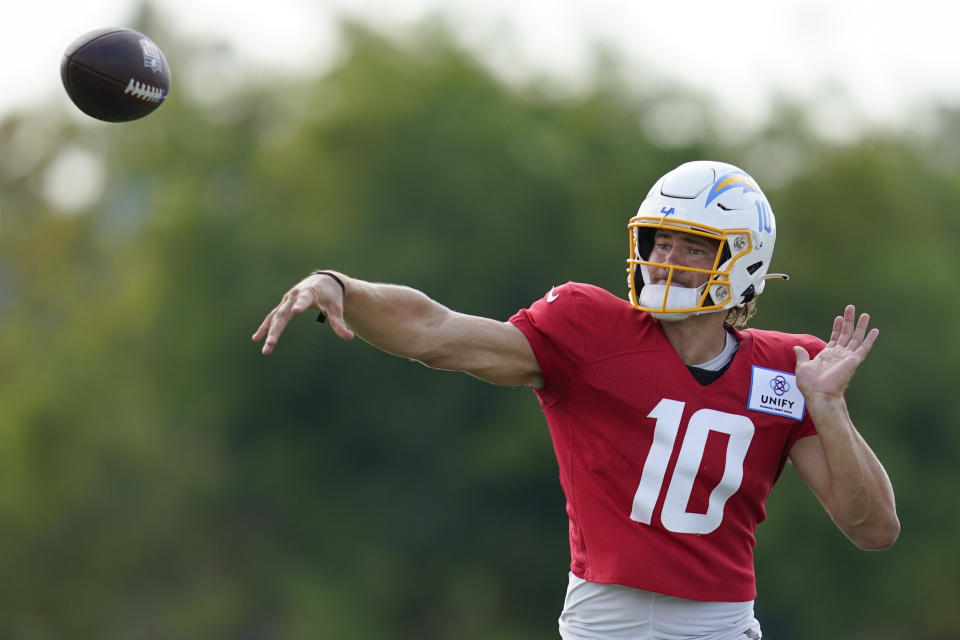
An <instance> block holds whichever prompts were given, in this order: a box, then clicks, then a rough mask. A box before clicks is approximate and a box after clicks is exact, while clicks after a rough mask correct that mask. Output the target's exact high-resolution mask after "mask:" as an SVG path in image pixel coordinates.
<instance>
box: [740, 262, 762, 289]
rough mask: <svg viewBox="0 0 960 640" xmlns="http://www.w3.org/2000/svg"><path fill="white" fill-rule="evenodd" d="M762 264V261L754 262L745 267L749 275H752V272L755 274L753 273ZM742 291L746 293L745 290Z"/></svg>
mask: <svg viewBox="0 0 960 640" xmlns="http://www.w3.org/2000/svg"><path fill="white" fill-rule="evenodd" d="M762 266H763V263H762V262H754V263H753V264H752V265H750V266H749V267H747V273H749V274H750V275H753V274H755V273H756V272H757V269H759V268H760V267H762ZM750 289H753V287H752V286H751V287H750ZM744 293H746V292H744Z"/></svg>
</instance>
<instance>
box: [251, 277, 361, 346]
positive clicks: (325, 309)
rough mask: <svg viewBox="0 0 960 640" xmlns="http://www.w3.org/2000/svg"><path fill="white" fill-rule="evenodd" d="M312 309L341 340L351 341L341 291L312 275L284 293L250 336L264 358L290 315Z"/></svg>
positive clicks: (335, 283) (284, 327)
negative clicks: (257, 344)
mask: <svg viewBox="0 0 960 640" xmlns="http://www.w3.org/2000/svg"><path fill="white" fill-rule="evenodd" d="M308 309H316V310H317V311H319V312H320V313H322V314H323V315H325V316H326V317H327V321H328V322H329V323H330V328H331V329H333V332H334V333H335V334H337V337H338V338H341V339H343V340H352V339H353V335H354V334H353V331H351V330H350V329H348V328H347V325H346V323H345V322H344V320H343V290H342V289H341V288H340V285H338V284H337V282H336V281H335V280H334V279H333V278H331V277H330V276H327V275H323V274H312V275H309V276H307V277H306V278H304V279H303V280H301V281H300V282H298V283H297V284H296V285H295V286H294V287H293V288H292V289H290V290H289V291H287V293H286V294H284V296H283V298H282V299H281V300H280V303H279V304H278V305H277V306H275V307H274V308H273V310H272V311H270V313H268V314H267V317H266V318H264V319H263V322H261V323H260V326H259V327H257V330H256V331H255V332H254V334H253V340H254V342H259V341H260V340H264V337H265V338H266V340H264V342H263V349H261V351H262V353H263V354H264V355H269V354H270V353H271V352H272V351H273V347H274V346H275V345H276V344H277V340H279V339H280V334H281V333H283V330H284V329H286V328H287V324H288V323H289V322H290V319H291V318H293V316H294V315H296V314H299V313H303V312H304V311H306V310H308Z"/></svg>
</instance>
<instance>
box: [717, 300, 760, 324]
mask: <svg viewBox="0 0 960 640" xmlns="http://www.w3.org/2000/svg"><path fill="white" fill-rule="evenodd" d="M756 313H757V299H756V298H754V299H753V300H751V301H750V302H748V303H747V304H744V305H741V306H739V307H734V308H732V309H730V312H729V313H727V317H726V318H725V319H724V321H723V324H725V325H727V326H728V327H733V328H735V329H743V328H744V327H746V326H747V322H749V321H750V318H752V317H753V316H754V315H756Z"/></svg>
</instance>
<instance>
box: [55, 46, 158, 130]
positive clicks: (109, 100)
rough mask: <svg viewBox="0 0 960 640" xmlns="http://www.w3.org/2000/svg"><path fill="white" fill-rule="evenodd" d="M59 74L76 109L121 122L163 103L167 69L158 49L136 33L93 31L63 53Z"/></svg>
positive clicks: (93, 115) (95, 116) (147, 111)
mask: <svg viewBox="0 0 960 640" xmlns="http://www.w3.org/2000/svg"><path fill="white" fill-rule="evenodd" d="M60 77H61V78H62V79H63V86H64V88H65V89H66V90H67V95H68V96H70V99H71V100H72V101H73V103H74V104H75V105H77V107H79V108H80V110H81V111H83V112H84V113H86V114H87V115H89V116H92V117H94V118H96V119H98V120H105V121H107V122H126V121H128V120H136V119H137V118H142V117H143V116H145V115H147V114H148V113H150V112H152V111H153V110H154V109H156V108H157V107H159V106H160V105H161V104H163V101H164V100H165V99H166V98H167V94H168V93H169V92H170V67H169V66H167V59H166V58H165V57H164V56H163V52H162V51H160V48H159V47H158V46H157V45H156V44H154V42H153V41H152V40H151V39H150V38H148V37H147V36H145V35H143V34H142V33H140V32H138V31H134V30H133V29H126V28H122V27H115V28H109V29H97V30H96V31H91V32H90V33H86V34H84V35H82V36H80V37H79V38H77V39H76V40H74V41H73V42H72V43H71V44H70V46H69V47H67V50H66V51H64V53H63V59H62V60H61V61H60Z"/></svg>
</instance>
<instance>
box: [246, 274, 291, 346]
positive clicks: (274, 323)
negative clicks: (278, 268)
mask: <svg viewBox="0 0 960 640" xmlns="http://www.w3.org/2000/svg"><path fill="white" fill-rule="evenodd" d="M299 298H300V291H299V290H298V289H297V288H296V287H294V288H293V289H291V290H290V291H288V292H287V293H286V295H284V296H283V299H282V300H281V301H280V304H279V305H277V307H276V308H275V309H274V310H273V311H271V312H270V314H269V315H268V316H267V319H265V320H264V321H263V322H264V324H266V325H267V326H266V329H265V331H266V339H265V340H264V341H263V348H262V349H261V352H262V353H263V354H264V355H269V354H270V353H272V352H273V347H274V346H276V344H277V340H279V339H280V334H282V333H283V330H284V329H286V328H287V324H289V322H290V318H292V317H293V306H294V304H295V303H296V302H297V300H298V299H299ZM268 321H269V322H268ZM263 332H264V325H263V324H262V325H261V329H258V330H257V333H256V334H254V340H256V339H257V334H262V333H263ZM261 337H262V335H261Z"/></svg>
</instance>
